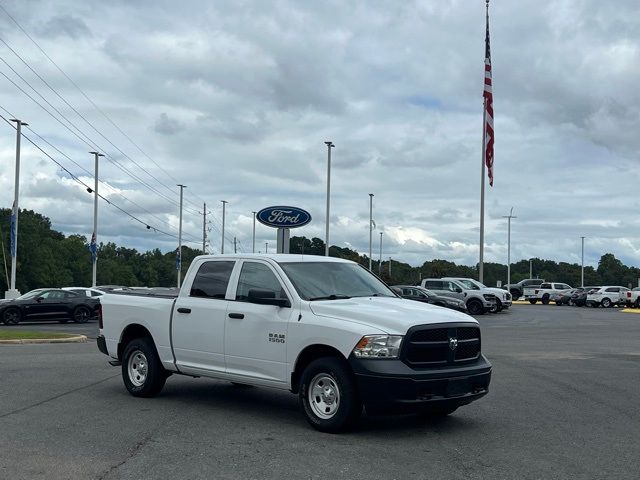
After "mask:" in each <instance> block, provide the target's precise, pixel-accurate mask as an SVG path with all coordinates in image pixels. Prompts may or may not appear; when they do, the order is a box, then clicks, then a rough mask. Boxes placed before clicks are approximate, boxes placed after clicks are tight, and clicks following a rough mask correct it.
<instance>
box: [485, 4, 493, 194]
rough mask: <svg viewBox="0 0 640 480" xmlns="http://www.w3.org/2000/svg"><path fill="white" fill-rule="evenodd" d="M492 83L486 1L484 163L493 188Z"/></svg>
mask: <svg viewBox="0 0 640 480" xmlns="http://www.w3.org/2000/svg"><path fill="white" fill-rule="evenodd" d="M492 87H493V82H492V80H491V47H490V46H489V1H488V0H487V35H486V37H485V51H484V93H483V94H482V96H483V97H484V163H485V165H486V166H487V173H488V174H489V185H491V186H493V141H494V131H493V90H492Z"/></svg>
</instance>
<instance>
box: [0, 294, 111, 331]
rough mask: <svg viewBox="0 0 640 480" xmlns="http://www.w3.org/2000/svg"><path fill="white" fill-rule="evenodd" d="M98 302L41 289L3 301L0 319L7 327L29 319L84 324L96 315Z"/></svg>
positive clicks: (81, 296)
mask: <svg viewBox="0 0 640 480" xmlns="http://www.w3.org/2000/svg"><path fill="white" fill-rule="evenodd" d="M99 303H100V302H99V301H98V299H96V298H91V297H87V296H86V295H78V294H77V293H74V292H70V291H66V290H60V289H57V288H40V289H38V290H32V291H30V292H28V293H25V294H24V295H22V296H21V297H18V298H15V299H13V300H4V301H2V302H0V320H1V321H2V322H3V323H5V324H6V325H17V324H18V323H20V322H21V321H28V320H54V321H58V322H60V323H66V322H68V321H69V320H73V321H74V322H76V323H85V322H87V321H88V320H89V319H90V318H92V317H93V316H94V315H95V312H96V309H97V307H98V304H99Z"/></svg>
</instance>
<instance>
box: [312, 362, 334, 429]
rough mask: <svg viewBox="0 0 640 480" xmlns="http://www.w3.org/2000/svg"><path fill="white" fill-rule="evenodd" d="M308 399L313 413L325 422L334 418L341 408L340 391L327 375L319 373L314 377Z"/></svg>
mask: <svg viewBox="0 0 640 480" xmlns="http://www.w3.org/2000/svg"><path fill="white" fill-rule="evenodd" d="M307 397H308V400H309V405H310V406H311V410H313V413H314V414H315V415H316V416H318V417H320V418H322V419H323V420H328V419H330V418H333V416H334V415H335V414H336V412H337V411H338V409H339V408H340V389H339V388H338V384H337V383H336V381H335V380H334V379H333V377H331V376H330V375H329V374H327V373H319V374H318V375H316V376H315V377H313V380H311V383H310V384H309V393H308V395H307Z"/></svg>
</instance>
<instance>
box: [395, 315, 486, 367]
mask: <svg viewBox="0 0 640 480" xmlns="http://www.w3.org/2000/svg"><path fill="white" fill-rule="evenodd" d="M480 343H481V342H480V328H478V327H476V326H468V324H445V325H442V324H440V325H433V326H432V325H418V326H416V327H412V328H410V329H409V331H408V332H407V336H406V339H405V342H404V345H403V347H402V352H401V354H400V357H401V358H402V360H403V361H404V362H405V363H406V364H408V365H409V366H411V367H416V368H420V367H438V366H447V365H459V364H461V363H465V362H472V361H475V360H477V359H478V358H479V357H480Z"/></svg>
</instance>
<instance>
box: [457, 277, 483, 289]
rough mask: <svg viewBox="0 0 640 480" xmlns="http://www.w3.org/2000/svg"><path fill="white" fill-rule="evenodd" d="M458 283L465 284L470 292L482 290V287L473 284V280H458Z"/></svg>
mask: <svg viewBox="0 0 640 480" xmlns="http://www.w3.org/2000/svg"><path fill="white" fill-rule="evenodd" d="M458 282H460V283H461V284H463V285H464V286H465V287H467V288H468V289H469V290H480V287H478V285H476V284H475V283H473V282H472V281H471V280H462V279H461V280H458Z"/></svg>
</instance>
